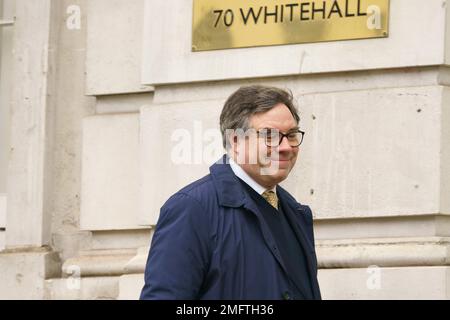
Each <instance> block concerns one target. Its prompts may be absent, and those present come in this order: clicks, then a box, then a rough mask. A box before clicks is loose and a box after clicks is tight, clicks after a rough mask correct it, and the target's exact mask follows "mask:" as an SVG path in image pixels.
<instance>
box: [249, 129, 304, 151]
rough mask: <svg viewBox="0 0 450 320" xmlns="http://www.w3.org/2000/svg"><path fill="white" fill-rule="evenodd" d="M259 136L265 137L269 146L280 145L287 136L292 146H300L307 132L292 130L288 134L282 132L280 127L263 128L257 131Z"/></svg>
mask: <svg viewBox="0 0 450 320" xmlns="http://www.w3.org/2000/svg"><path fill="white" fill-rule="evenodd" d="M257 133H258V136H259V137H260V138H263V139H264V142H265V143H266V146H268V147H278V146H279V145H280V144H281V141H283V138H284V137H286V138H287V141H288V143H289V145H290V146H291V147H298V146H299V145H301V144H302V142H303V137H304V135H305V132H303V131H301V130H295V131H290V132H288V133H286V134H284V133H282V132H280V131H279V130H278V129H270V128H266V129H261V130H258V131H257Z"/></svg>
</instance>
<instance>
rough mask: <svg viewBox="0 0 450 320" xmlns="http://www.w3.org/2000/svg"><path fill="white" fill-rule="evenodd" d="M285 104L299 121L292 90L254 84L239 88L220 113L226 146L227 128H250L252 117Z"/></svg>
mask: <svg viewBox="0 0 450 320" xmlns="http://www.w3.org/2000/svg"><path fill="white" fill-rule="evenodd" d="M280 103H282V104H285V105H286V107H288V109H289V111H290V112H291V114H292V116H293V117H294V119H295V121H296V122H297V123H299V121H300V117H299V115H298V113H297V109H296V107H295V105H294V99H293V96H292V92H291V91H287V90H283V89H280V88H275V87H268V86H261V85H253V86H245V87H241V88H239V89H238V90H237V91H236V92H234V93H233V94H232V95H231V96H230V97H229V98H228V99H227V101H226V102H225V105H224V106H223V109H222V113H221V114H220V131H221V133H222V141H223V146H224V148H227V139H228V135H227V130H237V129H242V130H244V131H245V130H248V129H249V120H250V117H251V116H252V115H254V114H257V113H263V112H267V111H269V110H270V109H272V108H273V107H275V106H276V105H277V104H280Z"/></svg>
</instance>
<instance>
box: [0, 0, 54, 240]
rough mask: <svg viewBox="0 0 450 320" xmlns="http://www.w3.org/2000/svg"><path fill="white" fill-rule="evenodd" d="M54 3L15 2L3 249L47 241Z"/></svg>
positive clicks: (25, 0) (39, 1)
mask: <svg viewBox="0 0 450 320" xmlns="http://www.w3.org/2000/svg"><path fill="white" fill-rule="evenodd" d="M52 4H55V5H56V2H54V1H51V0H37V1H27V0H17V1H16V2H15V5H16V21H15V24H14V41H13V42H14V43H13V52H14V55H13V62H12V70H14V73H13V75H12V84H13V90H12V92H11V110H14V112H13V113H12V114H11V124H10V125H11V140H10V141H11V149H10V159H9V160H10V164H9V170H8V187H7V193H8V214H7V221H6V222H7V225H8V230H7V233H6V247H7V248H17V247H30V246H31V247H39V246H42V245H46V244H48V243H49V240H50V221H49V217H48V214H49V213H50V210H49V208H48V206H49V201H47V197H48V196H49V195H51V190H50V189H49V186H50V185H51V183H50V181H48V179H49V177H51V175H49V174H46V172H47V171H48V169H49V168H50V166H51V158H52V156H51V155H52V152H53V149H52V135H51V132H52V128H51V123H52V121H51V119H52V117H53V116H54V115H53V112H52V99H53V95H52V94H53V93H52V90H51V88H52V81H51V79H52V78H53V75H52V72H53V71H54V70H52V69H51V68H50V67H49V66H51V65H52V64H51V59H52V54H53V53H54V52H55V48H54V46H53V44H52V40H53V39H52V37H51V34H52V30H51V25H53V24H52V23H51V20H52V14H51V13H52Z"/></svg>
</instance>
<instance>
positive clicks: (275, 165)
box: [234, 103, 299, 189]
mask: <svg viewBox="0 0 450 320" xmlns="http://www.w3.org/2000/svg"><path fill="white" fill-rule="evenodd" d="M249 122H250V123H249V126H250V128H252V129H254V130H255V131H260V130H263V131H264V129H276V130H278V131H279V132H281V133H289V132H292V131H295V130H297V129H298V124H297V122H296V121H295V119H294V117H293V116H292V114H291V112H290V111H289V109H288V107H286V105H285V104H281V103H280V104H277V105H276V106H275V107H273V108H272V109H270V110H269V111H267V112H264V113H259V114H255V115H253V116H252V117H251V118H250V119H249ZM237 141H238V142H237V143H236V144H235V145H234V155H235V160H236V159H237V160H238V161H236V162H237V163H238V164H239V165H240V166H241V167H242V169H243V170H244V171H245V172H246V173H247V174H248V175H249V176H250V177H252V178H253V179H254V180H255V181H256V182H258V183H259V184H260V185H262V186H263V187H265V188H268V189H269V188H272V187H274V186H275V185H276V184H278V183H280V182H281V181H283V180H285V179H286V178H287V176H288V175H289V173H290V171H291V170H292V168H293V167H294V165H295V162H296V160H297V155H298V151H299V147H291V146H290V145H289V143H288V139H287V138H286V137H285V138H283V140H282V141H281V144H280V145H279V146H277V147H268V146H266V142H265V139H264V137H263V136H261V135H256V134H254V135H253V136H251V137H249V138H248V139H245V140H244V139H242V140H239V139H238V140H237ZM243 159H245V161H242V160H243ZM252 159H253V161H252Z"/></svg>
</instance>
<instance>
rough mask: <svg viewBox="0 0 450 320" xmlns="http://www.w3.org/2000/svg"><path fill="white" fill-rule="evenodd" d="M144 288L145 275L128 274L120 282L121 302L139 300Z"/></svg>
mask: <svg viewBox="0 0 450 320" xmlns="http://www.w3.org/2000/svg"><path fill="white" fill-rule="evenodd" d="M143 286H144V275H143V274H126V275H123V276H121V277H120V280H119V297H118V299H119V300H138V299H139V297H140V295H141V290H142V288H143Z"/></svg>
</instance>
